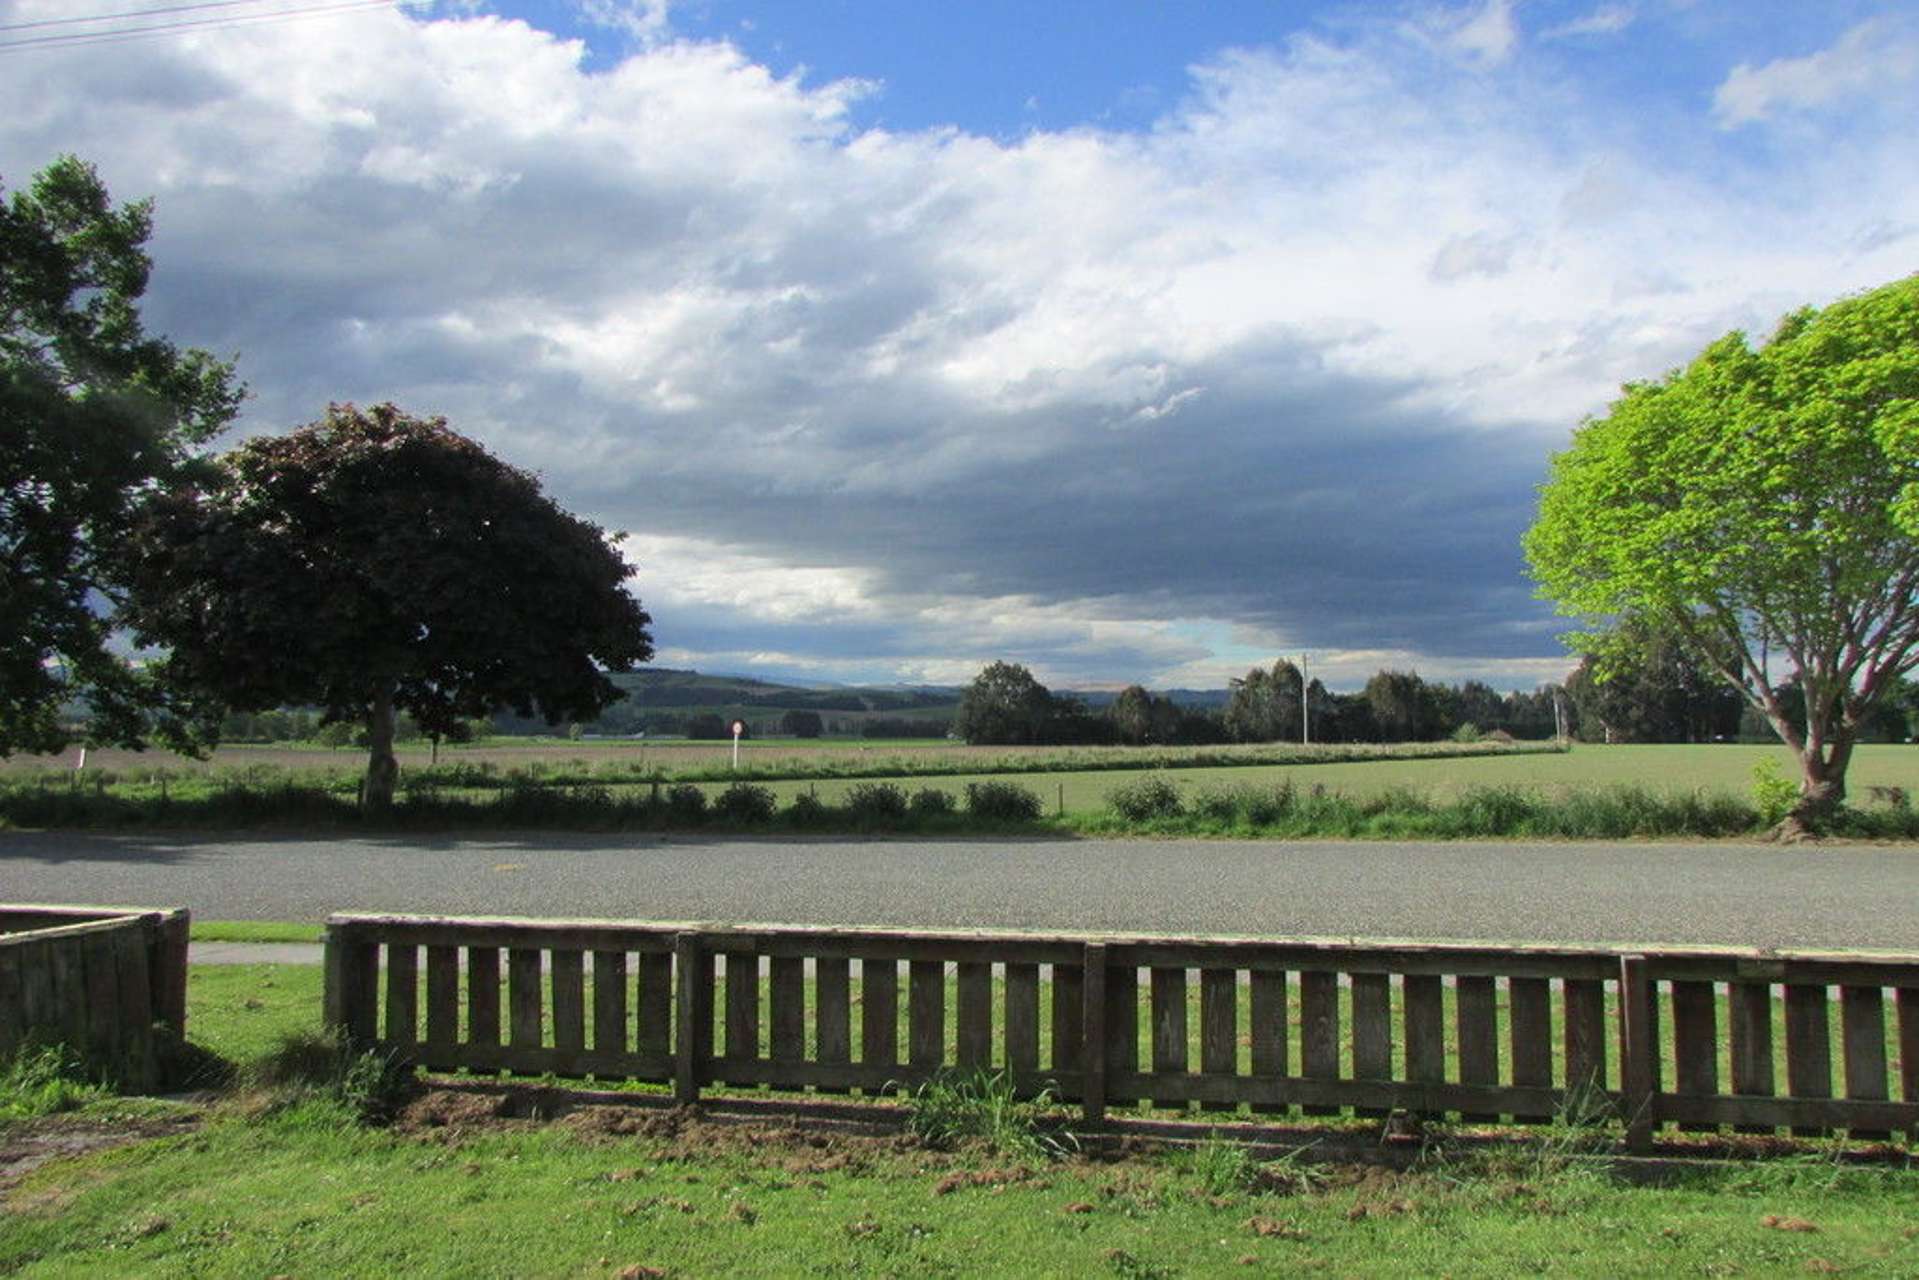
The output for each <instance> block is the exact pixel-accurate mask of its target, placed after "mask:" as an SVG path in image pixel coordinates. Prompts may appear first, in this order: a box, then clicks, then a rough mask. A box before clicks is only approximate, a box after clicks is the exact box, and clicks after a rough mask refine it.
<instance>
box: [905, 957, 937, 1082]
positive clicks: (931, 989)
mask: <svg viewBox="0 0 1919 1280" xmlns="http://www.w3.org/2000/svg"><path fill="white" fill-rule="evenodd" d="M906 970H907V993H906V1051H907V1058H906V1060H907V1061H908V1062H909V1063H911V1064H912V1065H914V1066H916V1067H937V1066H939V1065H941V1064H942V1063H944V1062H945V1061H946V966H945V965H944V964H941V963H940V962H939V961H937V960H914V961H911V962H910V963H909V964H908V965H907V966H906Z"/></svg>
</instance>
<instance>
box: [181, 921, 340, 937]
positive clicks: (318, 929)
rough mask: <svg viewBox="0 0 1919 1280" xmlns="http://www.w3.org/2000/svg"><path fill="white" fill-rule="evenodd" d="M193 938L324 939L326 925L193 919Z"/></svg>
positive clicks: (294, 922) (295, 922)
mask: <svg viewBox="0 0 1919 1280" xmlns="http://www.w3.org/2000/svg"><path fill="white" fill-rule="evenodd" d="M193 941H195V942H324V941H326V927H325V926H324V925H317V924H302V923H299V922H297V921H291V920H195V921H194V922H193Z"/></svg>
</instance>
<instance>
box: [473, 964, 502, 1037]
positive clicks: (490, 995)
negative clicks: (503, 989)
mask: <svg viewBox="0 0 1919 1280" xmlns="http://www.w3.org/2000/svg"><path fill="white" fill-rule="evenodd" d="M466 1026H467V1031H466V1038H467V1042H468V1043H469V1044H474V1045H497V1044H498V1043H500V952H499V948H497V947H474V948H472V949H471V950H469V951H468V952H467V953H466Z"/></svg>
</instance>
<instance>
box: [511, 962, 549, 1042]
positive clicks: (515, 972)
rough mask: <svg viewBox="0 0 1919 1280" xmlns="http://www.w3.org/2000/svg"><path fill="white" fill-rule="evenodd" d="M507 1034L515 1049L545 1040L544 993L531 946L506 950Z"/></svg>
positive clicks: (539, 965) (539, 968)
mask: <svg viewBox="0 0 1919 1280" xmlns="http://www.w3.org/2000/svg"><path fill="white" fill-rule="evenodd" d="M506 985H507V1004H508V1006H509V1008H508V1016H507V1022H508V1027H507V1035H508V1036H509V1037H510V1038H511V1040H512V1042H513V1045H514V1047H515V1048H519V1049H533V1048H538V1047H539V1046H541V1045H542V1044H543V1043H545V1039H544V1037H545V1034H546V1030H545V1028H544V1027H543V1026H542V1025H541V1023H542V1021H543V1020H544V1016H545V1012H546V1001H545V995H546V993H545V992H544V991H542V990H541V988H542V986H544V985H545V984H544V983H543V982H542V980H541V958H540V953H539V952H538V951H535V950H533V949H532V948H531V947H514V948H513V949H512V950H510V951H508V952H507V953H506Z"/></svg>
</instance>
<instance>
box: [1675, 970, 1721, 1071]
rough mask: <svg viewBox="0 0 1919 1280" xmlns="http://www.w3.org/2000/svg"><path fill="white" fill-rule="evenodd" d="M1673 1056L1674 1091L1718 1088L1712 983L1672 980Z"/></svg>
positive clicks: (1717, 1053) (1716, 1017)
mask: <svg viewBox="0 0 1919 1280" xmlns="http://www.w3.org/2000/svg"><path fill="white" fill-rule="evenodd" d="M1672 1060H1673V1091H1674V1092H1675V1093H1686V1094H1694V1095H1698V1096H1709V1095H1712V1094H1716V1093H1718V1092H1719V1019H1718V1009H1717V1008H1716V1004H1715V996H1714V991H1713V984H1712V983H1710V982H1675V983H1673V984H1672Z"/></svg>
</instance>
